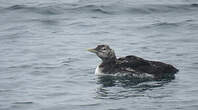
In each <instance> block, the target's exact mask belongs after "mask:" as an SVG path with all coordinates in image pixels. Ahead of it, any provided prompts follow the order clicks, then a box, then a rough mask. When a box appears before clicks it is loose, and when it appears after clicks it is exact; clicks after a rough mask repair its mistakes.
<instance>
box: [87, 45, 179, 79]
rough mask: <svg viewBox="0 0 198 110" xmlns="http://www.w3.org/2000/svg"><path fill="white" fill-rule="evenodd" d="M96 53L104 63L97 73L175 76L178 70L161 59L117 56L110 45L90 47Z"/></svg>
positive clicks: (158, 76) (140, 76) (153, 76)
mask: <svg viewBox="0 0 198 110" xmlns="http://www.w3.org/2000/svg"><path fill="white" fill-rule="evenodd" d="M88 51H90V52H92V53H95V54H96V55H97V56H98V57H99V58H100V59H101V60H102V63H101V64H100V65H98V66H97V68H96V70H95V74H96V75H108V74H117V73H119V74H128V75H130V76H133V77H137V78H153V79H161V78H174V74H175V73H177V72H178V69H176V68H175V67H174V66H172V65H170V64H166V63H163V62H159V61H149V60H145V59H143V58H140V57H137V56H134V55H129V56H126V57H120V58H116V55H115V52H114V50H113V49H111V48H110V47H109V46H108V45H98V46H97V47H96V48H93V49H88Z"/></svg>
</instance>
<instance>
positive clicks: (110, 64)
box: [99, 59, 116, 74]
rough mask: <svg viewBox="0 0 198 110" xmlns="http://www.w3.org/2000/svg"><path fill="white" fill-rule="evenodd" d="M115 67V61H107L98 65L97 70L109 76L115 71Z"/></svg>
mask: <svg viewBox="0 0 198 110" xmlns="http://www.w3.org/2000/svg"><path fill="white" fill-rule="evenodd" d="M115 67H116V59H112V60H109V61H106V62H105V61H103V62H102V63H101V64H100V65H99V68H100V69H101V71H102V72H103V73H107V74H111V73H113V72H114V71H115Z"/></svg>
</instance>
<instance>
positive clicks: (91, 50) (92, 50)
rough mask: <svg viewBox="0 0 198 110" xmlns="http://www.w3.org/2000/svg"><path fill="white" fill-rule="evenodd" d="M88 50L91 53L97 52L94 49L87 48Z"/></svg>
mask: <svg viewBox="0 0 198 110" xmlns="http://www.w3.org/2000/svg"><path fill="white" fill-rule="evenodd" d="M87 50H88V51H89V52H92V53H97V51H96V50H95V49H87Z"/></svg>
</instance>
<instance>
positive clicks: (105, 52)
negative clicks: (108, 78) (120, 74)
mask: <svg viewBox="0 0 198 110" xmlns="http://www.w3.org/2000/svg"><path fill="white" fill-rule="evenodd" d="M88 51H90V52H92V53H95V54H96V55H97V56H98V57H100V58H101V59H102V61H103V62H111V61H115V59H116V55H115V52H114V50H113V49H111V48H110V47H109V46H108V45H98V46H97V47H96V48H94V49H88Z"/></svg>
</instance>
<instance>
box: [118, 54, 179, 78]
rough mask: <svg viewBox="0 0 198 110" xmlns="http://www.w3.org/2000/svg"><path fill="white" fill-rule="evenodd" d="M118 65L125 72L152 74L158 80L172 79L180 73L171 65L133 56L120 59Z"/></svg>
mask: <svg viewBox="0 0 198 110" xmlns="http://www.w3.org/2000/svg"><path fill="white" fill-rule="evenodd" d="M117 65H118V67H119V68H121V69H122V70H123V71H128V70H129V69H131V70H135V71H137V73H140V74H141V73H148V74H152V75H154V76H155V77H156V78H164V77H172V76H174V74H175V73H176V72H177V71H178V70H177V69H176V68H175V67H173V66H172V65H170V64H166V63H162V62H159V61H149V60H145V59H143V58H140V57H137V56H133V55H130V56H126V57H121V58H118V59H117Z"/></svg>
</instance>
